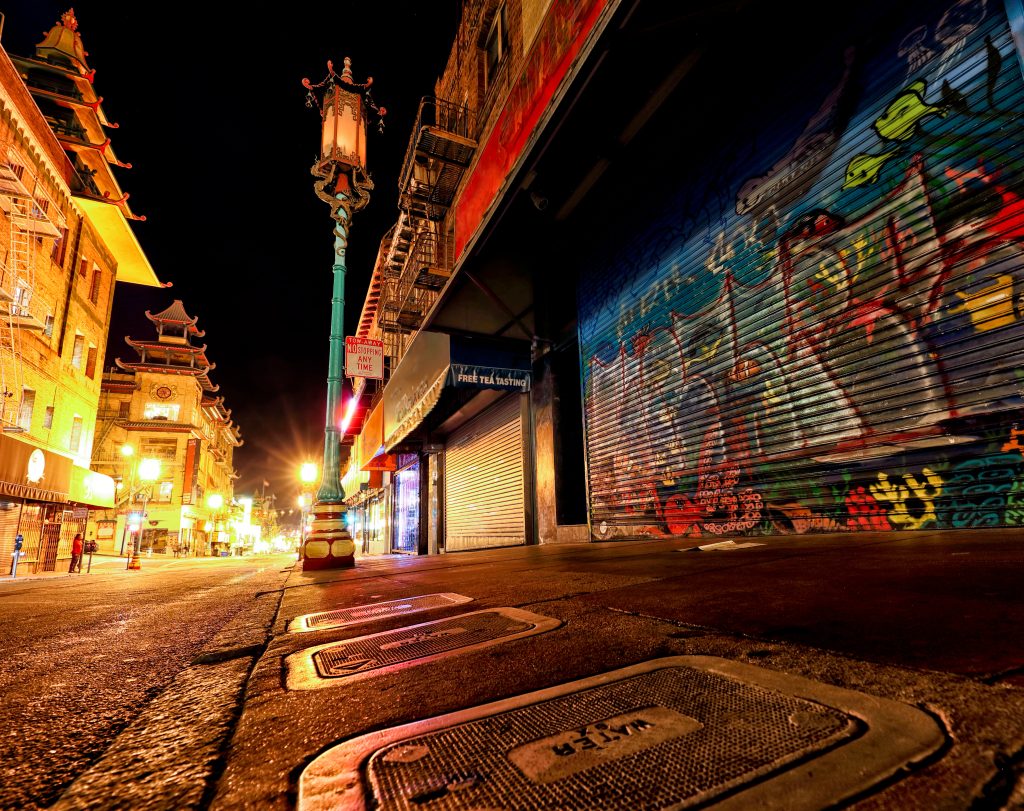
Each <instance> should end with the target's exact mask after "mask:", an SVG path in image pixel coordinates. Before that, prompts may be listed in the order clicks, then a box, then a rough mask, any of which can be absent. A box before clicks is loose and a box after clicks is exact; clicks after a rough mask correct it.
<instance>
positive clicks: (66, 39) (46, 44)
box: [36, 8, 93, 81]
mask: <svg viewBox="0 0 1024 811" xmlns="http://www.w3.org/2000/svg"><path fill="white" fill-rule="evenodd" d="M36 55H38V56H39V57H41V58H42V59H47V60H49V59H50V58H53V57H56V58H57V60H58V63H57V64H58V65H59V62H60V61H64V60H66V61H67V62H68V63H69V64H70V65H71V67H73V68H74V69H75V70H77V71H78V73H79V75H81V76H85V77H86V78H88V79H89V80H90V81H92V75H93V72H92V71H90V70H89V65H88V64H86V61H85V57H86V56H87V55H88V54H87V53H86V50H85V47H84V46H83V45H82V35H81V34H79V33H78V20H77V19H76V18H75V10H74V9H73V8H69V9H68V10H67V11H65V12H64V13H63V14H61V15H60V20H58V21H57V22H56V23H55V24H54V25H53V27H52V28H51V29H50V30H49V31H47V32H46V35H45V36H44V37H43V41H42V42H40V43H39V44H38V45H36ZM49 64H54V63H53V62H49Z"/></svg>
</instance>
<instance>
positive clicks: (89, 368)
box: [85, 344, 96, 377]
mask: <svg viewBox="0 0 1024 811" xmlns="http://www.w3.org/2000/svg"><path fill="white" fill-rule="evenodd" d="M85 374H86V375H87V376H88V377H96V347H95V346H93V345H92V344H89V354H88V355H86V358H85Z"/></svg>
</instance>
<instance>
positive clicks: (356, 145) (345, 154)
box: [320, 85, 366, 169]
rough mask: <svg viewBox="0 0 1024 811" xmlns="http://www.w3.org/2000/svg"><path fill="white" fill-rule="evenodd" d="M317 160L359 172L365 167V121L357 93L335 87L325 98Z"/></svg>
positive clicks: (361, 100)
mask: <svg viewBox="0 0 1024 811" xmlns="http://www.w3.org/2000/svg"><path fill="white" fill-rule="evenodd" d="M323 115H324V122H323V145H322V148H321V150H320V158H321V160H323V161H333V162H336V163H342V164H345V165H346V166H353V167H357V168H359V169H362V168H364V167H365V166H366V119H365V117H364V115H363V99H362V97H361V96H360V95H359V94H358V93H352V92H351V91H348V90H344V89H342V88H341V87H339V86H338V85H335V86H334V87H333V88H331V90H330V91H328V92H327V93H326V94H325V96H324V105H323Z"/></svg>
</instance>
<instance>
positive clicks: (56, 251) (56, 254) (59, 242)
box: [50, 228, 68, 265]
mask: <svg viewBox="0 0 1024 811" xmlns="http://www.w3.org/2000/svg"><path fill="white" fill-rule="evenodd" d="M67 237H68V229H67V228H61V229H60V236H59V237H57V238H56V239H55V240H54V241H53V248H52V249H51V250H50V259H51V261H52V262H53V263H54V264H56V265H63V264H64V246H65V245H67V242H68V239H67Z"/></svg>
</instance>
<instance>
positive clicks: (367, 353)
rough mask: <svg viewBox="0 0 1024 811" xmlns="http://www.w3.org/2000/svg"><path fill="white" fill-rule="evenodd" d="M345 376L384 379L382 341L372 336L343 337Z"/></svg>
mask: <svg viewBox="0 0 1024 811" xmlns="http://www.w3.org/2000/svg"><path fill="white" fill-rule="evenodd" d="M345 376H346V377H372V378H374V379H376V380H383V379H384V342H383V341H375V340H373V339H372V338H355V337H352V336H348V337H346V338H345Z"/></svg>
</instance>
